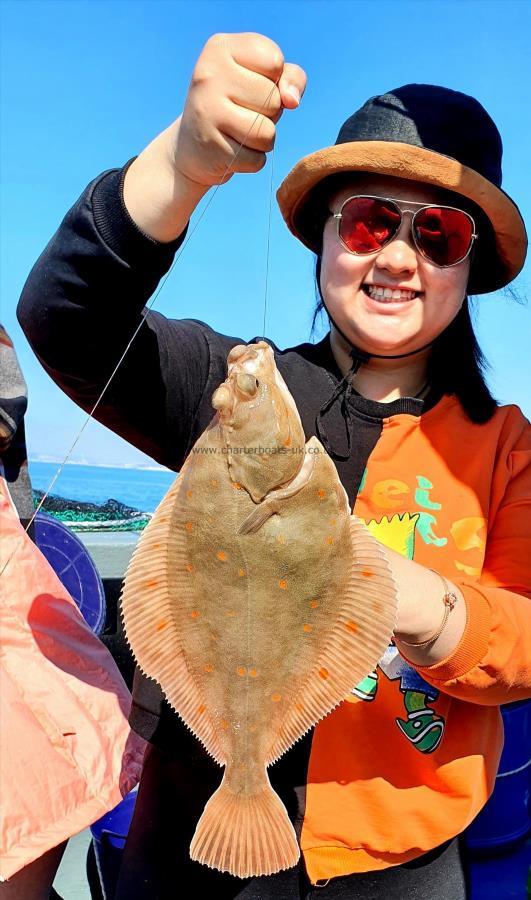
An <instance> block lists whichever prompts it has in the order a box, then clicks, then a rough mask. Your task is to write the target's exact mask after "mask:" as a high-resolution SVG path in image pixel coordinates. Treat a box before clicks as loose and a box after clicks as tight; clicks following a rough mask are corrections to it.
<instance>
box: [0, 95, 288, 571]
mask: <svg viewBox="0 0 531 900" xmlns="http://www.w3.org/2000/svg"><path fill="white" fill-rule="evenodd" d="M278 80H280V78H279V79H278ZM277 87H278V81H277V82H275V84H274V85H273V87H272V88H271V90H270V92H269V94H268V95H267V97H266V99H265V101H264V104H263V106H262V107H261V108H260V109H259V111H258V112H257V114H256V116H255V118H254V119H253V121H252V122H251V125H250V127H249V129H248V131H247V133H246V134H245V135H244V138H243V141H242V142H241V144H240V145H239V147H238V148H237V150H236V153H235V154H234V157H233V158H232V159H231V161H230V163H229V164H228V165H227V167H226V169H225V171H224V172H223V174H222V176H221V180H220V182H219V184H217V185H216V186H215V187H214V190H213V192H212V194H211V195H210V197H209V198H208V200H207V202H206V203H205V205H204V207H203V209H202V210H201V212H200V214H199V215H198V218H197V221H196V222H195V224H194V226H193V228H192V229H191V230H190V232H189V233H188V234H187V236H186V238H185V240H184V241H183V244H182V245H181V247H180V248H179V250H178V251H177V254H176V256H175V259H174V260H173V263H172V264H171V266H170V268H169V270H168V272H167V273H166V275H165V276H164V278H163V279H162V281H161V283H160V284H159V286H158V288H157V290H156V291H155V293H154V294H153V297H152V298H151V299H150V301H149V303H147V304H146V308H145V311H143V312H142V314H141V320H140V322H139V324H138V326H137V328H136V329H135V330H134V332H133V334H132V336H131V338H130V340H129V341H128V343H127V346H126V348H125V350H124V351H123V353H122V355H121V357H120V359H119V360H118V362H117V363H116V366H115V367H114V369H113V371H112V372H111V374H110V376H109V378H108V379H107V382H106V384H105V386H104V387H103V390H102V391H101V393H100V395H99V397H98V399H97V400H96V402H95V403H94V406H93V407H92V409H91V410H90V412H89V413H88V415H87V417H86V419H85V421H84V422H83V425H82V426H81V428H80V430H79V432H78V434H77V435H76V437H75V439H74V441H73V443H72V445H71V447H70V449H69V450H68V452H67V454H66V456H65V457H64V459H63V461H62V462H61V464H60V466H59V468H58V470H57V472H56V473H55V475H54V476H53V478H52V480H51V481H50V483H49V485H48V487H47V489H46V491H45V493H44V494H43V496H42V497H41V499H40V500H39V502H38V504H37V506H36V508H35V511H34V513H33V515H32V516H31V518H30V520H29V522H28V524H27V525H26V527H25V529H24V530H25V532H26V533H27V532H28V530H29V529H30V528H31V526H32V524H33V522H34V521H35V517H36V515H37V513H38V512H39V511H40V509H41V508H42V506H43V504H44V502H45V500H46V499H47V497H48V495H49V494H50V492H51V490H52V488H53V486H54V484H55V482H56V481H57V479H58V478H59V475H60V474H61V472H62V470H63V468H64V467H65V465H66V464H67V462H68V460H69V459H70V456H71V455H72V453H73V451H74V449H75V447H76V446H77V444H78V442H79V440H80V439H81V437H82V435H83V432H84V431H85V429H86V427H87V425H88V424H89V422H90V421H91V420H92V419H93V417H94V413H95V411H96V410H97V408H98V406H99V405H100V403H101V401H102V399H103V397H104V396H105V394H106V392H107V390H108V388H109V385H110V384H111V382H112V380H113V378H114V376H115V375H116V373H117V371H118V369H119V368H120V366H121V365H122V363H123V361H124V359H125V357H126V355H127V353H128V352H129V349H130V347H131V345H132V343H133V341H134V340H135V338H136V336H137V334H138V332H139V331H140V329H141V328H142V326H143V325H144V323H145V321H146V319H147V316H148V314H149V312H150V311H151V309H152V308H153V306H154V304H155V302H156V300H157V299H158V296H159V294H160V292H161V291H162V289H163V287H164V285H165V284H166V282H167V280H168V278H169V277H170V275H171V273H172V272H173V269H174V268H175V265H176V264H177V262H178V261H179V260H180V258H181V256H182V255H183V253H184V250H185V249H186V247H188V245H189V243H190V241H191V239H192V238H193V236H194V234H195V233H196V231H197V229H198V228H199V225H200V223H201V221H202V219H203V217H204V215H205V213H206V211H207V209H208V208H209V206H210V204H211V203H212V201H213V200H214V197H215V196H216V194H217V192H218V191H219V189H220V187H221V186H222V185H223V183H224V181H225V178H226V177H227V175H228V174H229V173H230V172H231V171H232V170H233V167H234V165H235V164H236V160H237V159H238V156H239V155H240V153H241V151H242V149H243V148H244V146H245V142H246V140H247V138H248V137H249V135H250V133H251V131H252V130H253V128H254V126H255V125H256V123H257V121H258V119H259V118H260V116H261V115H262V113H263V111H264V110H265V109H267V107H268V104H269V101H270V99H271V97H272V96H273V93H274V91H275V89H276V88H277ZM272 193H273V172H271V187H270V200H269V221H268V232H267V259H266V286H265V294H266V296H265V297H264V329H265V303H266V297H267V277H268V270H269V233H270V223H271V202H272ZM16 552H17V548H15V549H14V550H13V552H12V554H11V556H10V557H9V558H8V559H7V561H6V562H5V563H4V565H3V566H2V569H1V570H0V577H1V576H2V575H3V574H4V572H5V570H6V569H7V567H8V565H9V563H10V562H11V560H12V559H13V557H14V555H15V553H16Z"/></svg>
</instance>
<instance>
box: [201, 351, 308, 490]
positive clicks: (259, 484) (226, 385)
mask: <svg viewBox="0 0 531 900" xmlns="http://www.w3.org/2000/svg"><path fill="white" fill-rule="evenodd" d="M227 365H228V374H227V378H226V380H225V381H224V382H223V384H221V385H220V386H219V387H218V388H217V390H216V391H215V392H214V395H213V397H212V405H213V407H214V409H216V410H217V413H218V423H219V429H220V436H221V443H222V452H223V453H226V456H227V464H228V467H229V474H230V478H231V480H232V481H233V482H235V483H238V484H240V485H241V486H242V487H243V488H245V490H247V492H248V493H249V495H250V496H251V497H252V499H253V500H254V501H255V502H256V503H259V502H260V501H261V500H263V498H264V497H265V496H266V495H267V494H268V493H269V491H271V490H274V489H275V488H278V487H280V486H281V485H283V484H286V483H287V482H289V481H291V479H292V478H294V477H295V475H296V474H297V472H298V471H299V469H300V467H301V466H302V463H303V462H304V446H305V436H304V430H303V427H302V423H301V420H300V416H299V413H298V410H297V407H296V406H295V401H294V400H293V397H292V396H291V394H290V392H289V390H288V388H287V386H286V383H285V381H284V379H283V378H282V376H281V374H280V372H279V371H278V369H277V366H276V363H275V357H274V355H273V351H272V349H271V347H270V346H269V344H266V343H265V341H258V342H257V343H256V344H249V345H243V344H239V345H238V346H236V347H233V349H232V350H231V352H230V353H229V356H228V359H227Z"/></svg>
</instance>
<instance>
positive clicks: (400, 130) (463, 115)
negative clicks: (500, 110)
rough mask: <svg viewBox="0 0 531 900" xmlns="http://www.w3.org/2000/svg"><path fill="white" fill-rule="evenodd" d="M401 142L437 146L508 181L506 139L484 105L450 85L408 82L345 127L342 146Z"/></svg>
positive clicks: (486, 175) (375, 100)
mask: <svg viewBox="0 0 531 900" xmlns="http://www.w3.org/2000/svg"><path fill="white" fill-rule="evenodd" d="M350 141H396V142H400V143H404V144H412V145H413V146H415V147H422V148H424V149H425V150H432V151H434V152H436V153H441V154H443V155H444V156H448V157H450V158H452V159H455V160H457V161H458V162H460V163H462V165H464V166H468V167H469V168H470V169H474V170H475V171H476V172H479V174H480V175H483V177H484V178H487V179H488V180H489V181H490V182H492V184H495V185H496V187H501V183H502V170H501V161H502V152H503V146H502V140H501V137H500V133H499V131H498V129H497V128H496V125H495V124H494V122H493V121H492V119H491V117H490V116H489V114H488V112H487V111H486V110H485V109H484V108H483V106H482V105H481V103H479V102H478V101H477V100H475V99H474V97H469V96H468V95H467V94H462V93H461V92H460V91H453V90H450V88H444V87H438V86H436V85H433V84H406V85H404V86H403V87H399V88H396V89H395V90H393V91H389V93H387V94H382V95H381V96H379V97H371V98H370V100H367V102H366V103H365V104H364V105H363V106H362V107H361V109H359V110H358V111H357V112H355V113H354V114H353V115H352V116H350V118H349V119H347V121H346V122H345V123H344V125H342V126H341V129H340V131H339V134H338V136H337V141H336V144H345V143H348V142H350Z"/></svg>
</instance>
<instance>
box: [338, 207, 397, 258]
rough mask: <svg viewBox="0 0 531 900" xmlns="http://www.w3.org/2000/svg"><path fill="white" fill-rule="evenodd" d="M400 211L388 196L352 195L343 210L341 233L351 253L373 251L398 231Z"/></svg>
mask: <svg viewBox="0 0 531 900" xmlns="http://www.w3.org/2000/svg"><path fill="white" fill-rule="evenodd" d="M400 218H401V217H400V212H399V210H398V209H397V208H396V207H395V206H392V205H391V204H389V203H386V202H385V200H378V199H373V198H372V197H353V198H352V199H351V200H348V201H347V202H346V203H345V205H344V206H343V208H342V210H341V219H340V225H339V235H340V237H341V240H342V241H343V243H344V244H345V246H346V247H347V248H348V249H349V250H351V251H352V253H374V251H375V250H379V249H380V248H381V247H383V246H384V244H386V243H387V242H388V241H390V240H391V238H392V237H394V235H395V234H396V232H397V231H398V229H399V227H400Z"/></svg>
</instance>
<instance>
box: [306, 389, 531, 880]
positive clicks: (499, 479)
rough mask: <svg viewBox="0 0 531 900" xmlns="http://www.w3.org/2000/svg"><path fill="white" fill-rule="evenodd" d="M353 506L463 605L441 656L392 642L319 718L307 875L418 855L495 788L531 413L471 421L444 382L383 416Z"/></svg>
mask: <svg viewBox="0 0 531 900" xmlns="http://www.w3.org/2000/svg"><path fill="white" fill-rule="evenodd" d="M354 511H355V513H356V514H357V515H358V516H360V517H361V518H362V519H364V521H365V522H366V523H367V525H368V527H369V528H370V530H371V532H372V533H373V534H374V535H375V536H376V537H377V538H378V539H379V540H381V541H382V542H383V543H384V544H386V545H388V546H390V547H392V548H393V549H394V550H397V551H399V552H401V553H403V554H404V555H406V556H408V557H409V558H411V559H412V558H414V559H415V560H416V561H417V562H419V563H421V564H422V565H425V566H429V567H430V568H432V569H435V570H436V571H438V572H440V573H442V574H443V575H445V576H447V577H448V578H449V579H451V580H452V581H453V582H455V583H456V584H457V585H459V587H460V589H461V590H462V592H463V595H464V597H465V601H466V605H467V613H468V620H467V625H466V629H465V633H464V635H463V638H462V640H461V642H460V644H459V646H458V647H457V649H456V650H455V652H453V653H452V654H451V655H450V656H449V657H448V658H447V659H445V660H442V661H441V662H439V663H438V664H437V665H434V666H430V667H425V668H422V667H416V668H413V666H412V665H410V664H408V662H407V660H405V659H404V658H403V657H402V656H401V655H400V654H399V653H398V651H397V649H396V648H395V647H392V646H391V647H390V648H389V649H388V651H387V652H386V654H385V655H384V657H383V658H382V660H380V663H379V665H378V667H377V669H376V671H375V672H374V673H373V675H372V676H370V677H369V678H367V679H364V681H363V682H362V683H361V684H360V685H358V686H357V687H356V688H354V689H353V691H352V695H351V696H350V697H349V699H348V700H347V701H346V702H344V703H343V704H342V705H341V706H340V707H339V708H338V710H336V711H335V712H334V713H332V714H331V715H330V716H328V717H327V718H326V719H325V720H323V721H322V722H321V723H320V724H319V725H318V726H317V727H316V730H315V735H314V739H313V745H312V753H311V758H310V767H309V773H308V785H307V793H306V809H305V815H304V821H303V828H302V848H303V850H304V856H305V860H306V865H307V867H308V871H309V875H310V878H311V880H312V882H314V883H315V882H316V881H318V880H320V879H327V878H331V877H334V876H338V875H345V874H348V873H351V872H356V871H367V870H371V869H380V868H385V867H387V866H391V865H396V864H399V863H402V862H405V861H407V860H410V859H412V858H414V857H416V856H419V855H420V854H421V853H423V852H426V851H428V850H430V849H431V848H433V847H435V846H437V845H438V844H441V843H442V842H444V841H445V840H447V839H448V838H450V837H453V836H454V835H456V834H459V833H460V832H462V831H463V830H464V829H465V828H466V826H467V825H468V824H469V823H470V822H471V821H472V819H474V817H475V816H476V815H477V813H478V812H479V810H480V809H481V807H482V806H483V805H484V803H485V802H486V800H487V799H488V797H489V794H490V793H491V791H492V789H493V786H494V779H495V776H496V771H497V767H498V763H499V757H500V753H501V748H502V743H503V734H502V722H501V716H500V712H499V709H498V704H500V703H507V702H511V701H514V700H520V699H522V698H525V697H530V696H531V602H530V600H529V597H530V596H531V577H530V576H531V429H530V428H529V423H528V422H527V420H526V419H525V418H524V417H523V415H522V413H521V412H520V410H519V409H517V408H516V407H514V406H506V407H501V408H499V409H498V410H497V411H496V414H495V415H494V417H493V419H492V420H491V421H490V422H488V423H487V424H483V425H474V424H473V423H471V422H470V421H469V420H468V419H467V418H466V416H465V414H464V413H463V410H462V408H461V406H460V404H459V402H458V401H457V400H456V399H455V398H452V397H445V398H444V399H443V400H441V401H440V402H439V403H438V404H437V405H436V406H435V407H434V408H433V409H431V410H430V411H428V412H427V413H425V414H424V415H422V416H421V417H414V416H409V415H397V416H393V417H392V418H389V419H387V420H385V421H384V426H383V432H382V435H381V437H380V439H379V441H378V443H377V445H376V447H375V449H374V451H373V453H372V454H371V456H370V458H369V462H368V465H367V471H366V473H365V475H364V478H363V481H362V485H361V488H360V492H359V495H358V498H357V501H356V504H355V507H354Z"/></svg>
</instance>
